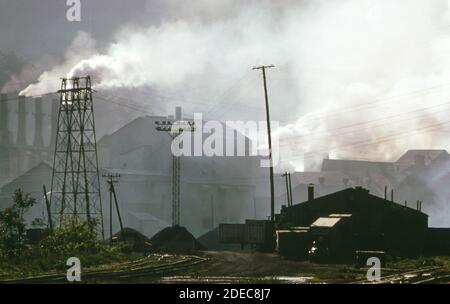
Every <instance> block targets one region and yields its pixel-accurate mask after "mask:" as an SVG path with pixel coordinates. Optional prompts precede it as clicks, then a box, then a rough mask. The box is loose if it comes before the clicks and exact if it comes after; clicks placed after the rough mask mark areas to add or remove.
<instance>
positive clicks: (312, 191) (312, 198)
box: [308, 184, 314, 203]
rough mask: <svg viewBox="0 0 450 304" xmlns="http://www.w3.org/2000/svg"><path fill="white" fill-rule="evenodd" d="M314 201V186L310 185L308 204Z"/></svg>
mask: <svg viewBox="0 0 450 304" xmlns="http://www.w3.org/2000/svg"><path fill="white" fill-rule="evenodd" d="M312 201H314V184H308V202H310V203H311V202H312Z"/></svg>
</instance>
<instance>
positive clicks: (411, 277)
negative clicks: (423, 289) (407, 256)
mask: <svg viewBox="0 0 450 304" xmlns="http://www.w3.org/2000/svg"><path fill="white" fill-rule="evenodd" d="M443 269H444V268H443V267H438V266H433V267H424V268H420V269H416V270H409V271H405V272H399V273H394V274H391V275H388V276H384V277H382V278H381V280H380V281H374V282H369V281H367V280H360V281H355V282H351V284H427V283H428V284H433V283H440V282H443V281H445V280H447V281H448V280H449V279H450V274H442V273H441V272H442V270H443Z"/></svg>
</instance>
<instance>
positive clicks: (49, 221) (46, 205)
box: [42, 185, 53, 231]
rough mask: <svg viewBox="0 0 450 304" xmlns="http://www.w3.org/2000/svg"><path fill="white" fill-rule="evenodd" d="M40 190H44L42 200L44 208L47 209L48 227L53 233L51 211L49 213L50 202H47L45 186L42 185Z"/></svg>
mask: <svg viewBox="0 0 450 304" xmlns="http://www.w3.org/2000/svg"><path fill="white" fill-rule="evenodd" d="M42 188H43V190H44V199H45V207H46V209H47V217H48V226H49V228H50V231H53V221H52V211H51V208H50V202H49V200H48V196H47V189H46V188H45V185H43V186H42Z"/></svg>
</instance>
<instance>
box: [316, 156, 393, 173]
mask: <svg viewBox="0 0 450 304" xmlns="http://www.w3.org/2000/svg"><path fill="white" fill-rule="evenodd" d="M373 169H376V170H384V169H392V170H393V169H394V164H393V163H391V162H375V161H364V160H347V159H324V160H323V164H322V171H344V172H345V171H366V170H373Z"/></svg>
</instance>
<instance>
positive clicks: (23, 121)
mask: <svg viewBox="0 0 450 304" xmlns="http://www.w3.org/2000/svg"><path fill="white" fill-rule="evenodd" d="M25 100H26V99H25V96H19V102H18V119H17V122H18V125H17V139H16V145H20V146H25V145H26V144H27V137H26V134H27V133H26V132H27V131H26V130H27V111H26V101H25Z"/></svg>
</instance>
